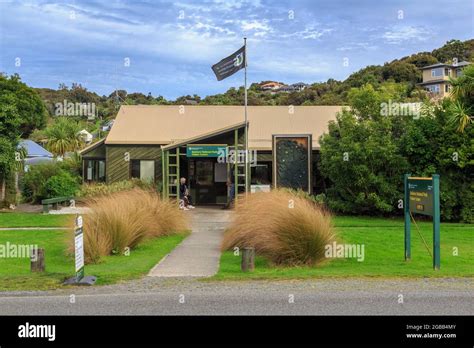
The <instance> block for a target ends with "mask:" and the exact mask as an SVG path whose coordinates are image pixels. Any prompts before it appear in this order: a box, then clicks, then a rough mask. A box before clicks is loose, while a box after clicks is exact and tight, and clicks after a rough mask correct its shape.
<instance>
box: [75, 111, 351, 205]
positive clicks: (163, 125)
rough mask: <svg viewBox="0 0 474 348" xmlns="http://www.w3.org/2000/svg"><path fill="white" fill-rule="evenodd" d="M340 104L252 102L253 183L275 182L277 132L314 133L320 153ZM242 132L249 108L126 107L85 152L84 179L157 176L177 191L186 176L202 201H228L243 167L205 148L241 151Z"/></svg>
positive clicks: (315, 147) (315, 188) (317, 189)
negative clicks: (232, 182)
mask: <svg viewBox="0 0 474 348" xmlns="http://www.w3.org/2000/svg"><path fill="white" fill-rule="evenodd" d="M341 109H342V107H341V106H294V107H293V106H291V107H290V106H249V107H248V125H249V128H248V129H249V150H250V151H251V158H250V160H251V161H252V156H253V159H255V158H256V161H252V165H251V169H250V178H249V181H250V184H251V185H260V186H262V185H264V186H265V185H266V186H268V187H270V185H271V184H272V158H273V157H272V136H273V135H281V134H286V135H296V134H309V135H311V138H312V151H313V156H312V157H313V159H314V158H315V157H316V156H317V153H318V150H319V142H318V139H319V137H320V136H321V135H322V134H323V133H324V132H326V131H327V127H328V122H329V121H331V120H335V118H336V114H337V113H338V112H339V111H341ZM244 134H245V122H244V107H243V106H197V105H196V106H194V105H193V106H183V105H180V106H178V105H123V106H122V107H121V108H120V110H119V112H118V114H117V117H116V119H115V123H114V125H113V127H112V129H111V130H110V132H109V134H108V135H107V137H106V138H105V139H103V140H102V141H99V142H97V143H95V144H92V145H90V146H89V147H87V148H85V149H84V150H82V151H81V155H82V158H83V179H84V181H85V182H93V181H103V182H107V183H113V182H117V181H122V180H127V179H130V178H140V179H142V180H149V181H154V182H155V183H156V184H157V185H158V186H161V187H163V189H164V190H165V191H166V192H169V193H170V195H174V194H176V186H177V179H178V178H179V177H186V178H188V181H189V184H190V188H191V193H192V195H193V197H194V199H195V201H196V203H197V204H219V203H225V202H226V201H227V185H226V182H227V180H228V177H229V174H231V175H233V174H234V173H235V177H236V178H237V181H236V182H237V184H240V182H239V180H240V179H239V178H241V176H242V175H243V174H242V173H243V169H244V168H243V167H242V168H240V167H239V166H233V168H232V167H230V165H229V163H220V162H219V160H218V158H216V157H217V156H215V153H214V155H212V154H209V153H204V152H202V151H203V149H204V150H205V151H219V149H220V148H222V147H223V148H228V149H231V150H232V149H233V150H234V151H235V149H237V150H241V149H243V148H244V144H245V138H244ZM196 149H198V150H199V151H201V152H199V151H195V150H196ZM209 149H210V150H209ZM177 159H179V160H177ZM313 162H314V161H313ZM311 172H312V173H311V175H312V177H314V179H313V180H312V191H313V192H320V191H321V190H322V188H321V187H320V186H321V185H320V182H321V180H320V179H318V177H319V178H320V175H319V172H318V171H317V169H316V168H315V166H314V165H313V169H312V171H311ZM318 185H319V186H318ZM261 189H262V190H264V189H265V188H261Z"/></svg>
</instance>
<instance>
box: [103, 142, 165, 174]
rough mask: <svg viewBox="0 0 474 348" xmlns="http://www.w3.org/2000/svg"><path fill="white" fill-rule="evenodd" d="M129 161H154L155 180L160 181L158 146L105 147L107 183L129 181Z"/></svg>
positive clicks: (159, 152) (159, 151) (159, 150)
mask: <svg viewBox="0 0 474 348" xmlns="http://www.w3.org/2000/svg"><path fill="white" fill-rule="evenodd" d="M127 152H128V153H129V155H130V161H131V160H155V180H156V181H161V148H160V146H159V145H153V146H151V145H150V146H147V145H107V146H106V154H107V160H106V173H107V183H113V182H117V181H122V180H128V179H130V161H126V153H127Z"/></svg>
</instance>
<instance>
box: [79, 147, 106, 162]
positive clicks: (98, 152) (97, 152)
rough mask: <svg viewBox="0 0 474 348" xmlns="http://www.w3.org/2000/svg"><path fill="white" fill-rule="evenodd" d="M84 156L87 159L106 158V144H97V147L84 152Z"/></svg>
mask: <svg viewBox="0 0 474 348" xmlns="http://www.w3.org/2000/svg"><path fill="white" fill-rule="evenodd" d="M81 156H82V158H84V159H87V158H104V159H105V144H101V145H99V146H97V147H96V148H94V149H92V150H90V151H87V152H86V153H83V154H82V155H81Z"/></svg>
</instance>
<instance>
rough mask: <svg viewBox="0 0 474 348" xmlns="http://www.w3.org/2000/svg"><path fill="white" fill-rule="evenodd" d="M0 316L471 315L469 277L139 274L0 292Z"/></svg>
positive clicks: (473, 288) (473, 301)
mask: <svg viewBox="0 0 474 348" xmlns="http://www.w3.org/2000/svg"><path fill="white" fill-rule="evenodd" d="M72 300H74V301H72ZM72 302H73V303H72ZM0 314H1V315H474V280H473V279H470V278H457V279H428V278H427V279H416V280H413V279H397V280H388V279H384V280H374V279H327V280H304V281H248V282H240V281H238V282H237V281H232V282H220V281H219V282H216V281H202V280H197V279H183V278H180V279H176V278H153V277H146V278H143V279H141V280H138V281H134V282H128V283H122V284H118V285H111V286H102V287H100V286H96V287H87V288H85V287H80V288H68V289H61V290H56V291H51V292H9V293H0Z"/></svg>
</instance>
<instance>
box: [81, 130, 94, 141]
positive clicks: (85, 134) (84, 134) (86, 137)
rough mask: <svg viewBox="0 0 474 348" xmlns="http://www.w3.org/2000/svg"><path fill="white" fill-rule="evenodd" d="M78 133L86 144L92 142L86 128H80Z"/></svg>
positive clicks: (91, 137)
mask: <svg viewBox="0 0 474 348" xmlns="http://www.w3.org/2000/svg"><path fill="white" fill-rule="evenodd" d="M78 135H79V137H80V138H81V139H82V141H83V142H85V143H86V144H90V143H91V142H92V139H93V136H92V134H91V133H89V132H88V131H87V130H86V129H83V130H81V131H80V132H79V133H78Z"/></svg>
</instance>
